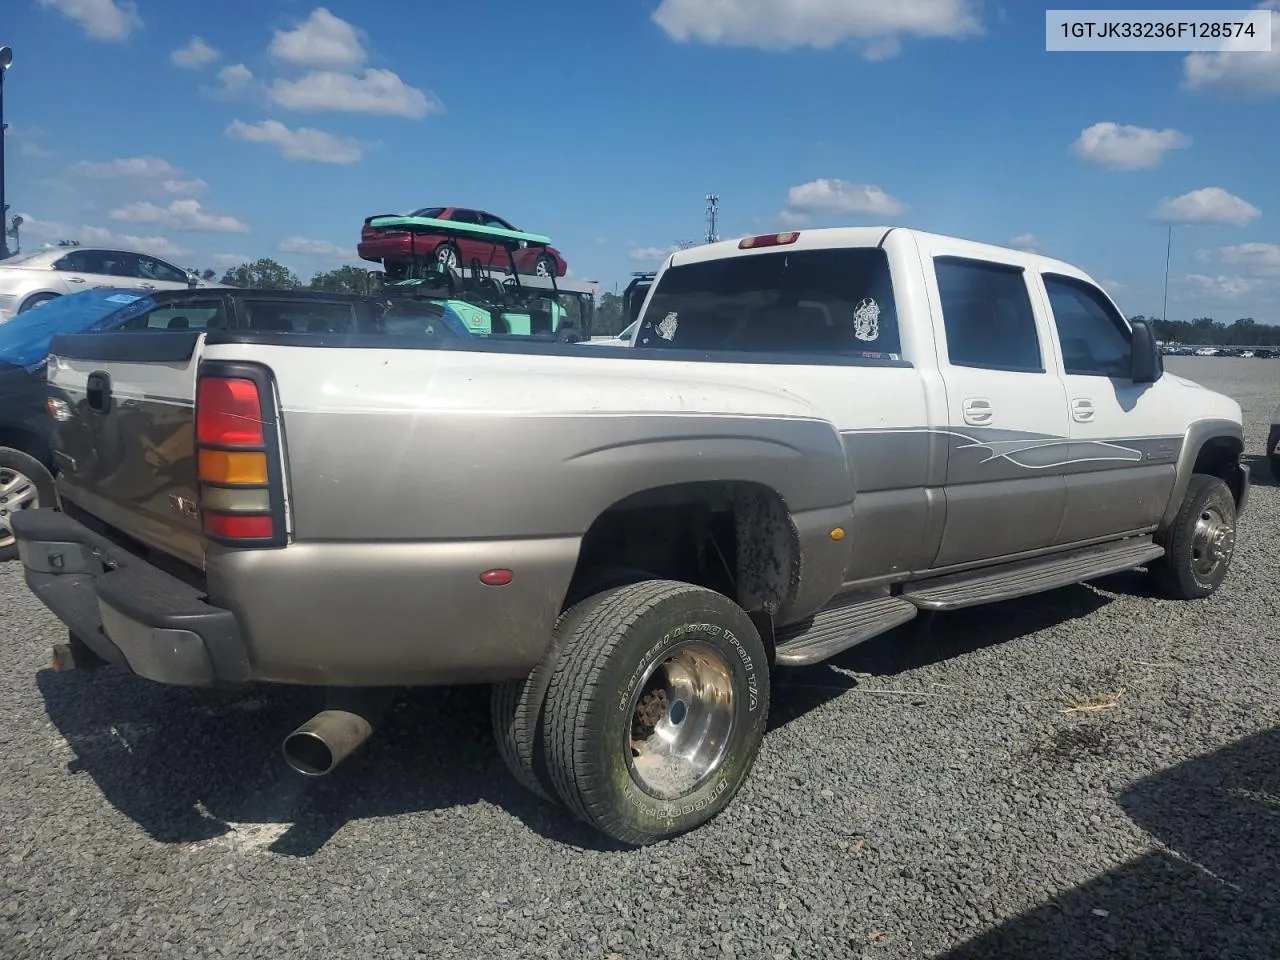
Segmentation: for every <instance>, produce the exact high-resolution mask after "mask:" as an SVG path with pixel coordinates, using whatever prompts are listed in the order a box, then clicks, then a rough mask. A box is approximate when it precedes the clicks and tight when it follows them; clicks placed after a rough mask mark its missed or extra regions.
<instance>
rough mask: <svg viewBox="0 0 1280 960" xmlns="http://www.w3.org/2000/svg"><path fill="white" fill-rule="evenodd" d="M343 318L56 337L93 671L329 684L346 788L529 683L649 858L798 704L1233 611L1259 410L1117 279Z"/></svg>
mask: <svg viewBox="0 0 1280 960" xmlns="http://www.w3.org/2000/svg"><path fill="white" fill-rule="evenodd" d="M191 296H192V300H193V306H196V305H197V304H195V301H197V300H198V301H200V302H201V303H205V305H206V306H216V304H215V301H218V300H219V298H220V296H221V295H220V294H219V292H218V291H193V293H192V294H191ZM206 301H207V303H206ZM228 302H229V298H228ZM215 312H216V311H215ZM339 314H341V311H335V310H328V311H327V312H326V313H325V315H324V316H319V315H317V316H311V315H309V314H308V311H307V310H306V309H301V308H300V309H296V310H294V315H288V314H283V315H282V314H281V313H280V312H279V311H278V310H271V309H269V305H268V304H255V303H254V302H252V298H245V297H243V296H242V297H240V298H238V300H237V302H236V303H235V304H233V305H231V306H229V307H228V308H227V309H226V310H225V311H224V312H223V313H222V314H219V316H220V317H221V318H222V319H221V322H219V323H218V324H217V325H216V326H215V325H212V324H211V325H210V326H209V327H208V328H207V329H204V330H189V331H173V330H150V329H145V326H146V325H145V324H143V325H142V326H143V329H140V330H136V331H129V332H123V333H103V334H92V335H85V336H69V337H63V338H60V339H59V340H57V341H55V342H54V345H53V355H52V357H51V358H50V362H49V380H50V388H51V391H52V394H53V396H52V399H51V402H50V408H51V410H52V411H53V415H54V417H55V419H56V420H57V428H58V438H59V439H58V442H57V447H58V452H57V457H58V460H59V466H60V474H59V480H58V486H59V491H60V494H61V499H62V503H63V509H62V510H61V511H54V510H50V509H40V510H35V511H28V512H26V513H24V514H22V515H20V516H19V517H18V518H17V519H16V520H15V522H14V531H15V533H16V536H17V538H18V542H19V546H20V553H21V558H22V562H23V564H24V565H25V575H26V578H27V582H28V584H29V585H30V587H31V589H32V590H33V591H34V592H35V594H36V595H37V596H38V597H39V598H40V599H41V600H42V601H43V602H44V603H45V604H46V605H47V606H48V607H49V608H50V609H51V610H52V611H53V612H54V613H56V614H57V616H59V617H60V618H61V619H62V620H63V621H65V622H66V623H67V624H68V626H69V628H70V631H69V632H70V640H69V642H68V643H67V644H63V645H60V646H59V647H58V648H57V650H56V651H55V660H56V661H57V662H58V663H59V664H61V665H64V666H77V665H84V664H91V663H100V662H108V663H111V664H115V665H117V666H118V667H121V668H124V669H127V670H131V671H132V672H134V673H135V674H137V675H139V676H140V677H144V678H147V679H149V680H152V681H157V682H161V683H170V684H193V685H212V684H236V683H241V682H245V681H266V682H274V683H281V684H318V685H323V686H326V687H328V688H331V689H332V690H333V691H334V697H335V699H334V701H333V702H332V703H331V704H329V705H328V709H326V710H325V711H323V712H322V713H320V714H319V715H317V716H316V717H313V718H311V719H310V720H309V721H307V722H306V723H303V724H302V725H301V726H300V727H299V728H298V729H297V730H295V731H293V733H291V734H289V735H288V736H286V737H285V739H284V744H283V750H284V753H285V756H286V757H287V759H288V762H289V763H290V764H291V765H292V766H293V767H294V768H295V769H297V770H299V771H302V772H304V773H309V774H322V773H326V772H328V771H329V770H331V769H333V767H334V766H336V765H337V764H338V763H339V762H341V761H342V759H343V758H344V757H345V756H347V755H349V754H350V753H351V751H352V750H353V749H355V748H356V747H358V746H359V745H360V744H361V743H362V742H364V741H365V739H366V738H367V737H368V736H370V734H371V732H372V730H373V729H374V726H375V723H376V720H377V710H376V709H375V708H374V707H373V706H371V704H375V703H377V702H379V700H380V697H382V696H385V693H386V691H387V690H389V689H392V688H396V687H404V686H413V685H432V684H459V683H492V684H493V698H492V714H493V724H494V732H495V735H496V739H497V743H498V746H499V750H500V752H501V754H502V756H503V758H504V760H505V761H506V763H507V765H508V766H509V767H510V769H511V770H512V772H513V773H514V774H515V775H516V776H517V777H518V778H519V779H520V780H521V782H523V783H524V784H525V785H526V786H528V787H529V788H530V789H532V790H534V791H536V792H538V793H540V794H542V795H543V796H544V797H546V798H548V799H549V800H552V801H558V802H560V803H562V804H564V806H566V807H567V808H568V809H569V810H570V811H572V812H573V813H574V814H575V815H577V816H578V817H580V818H582V819H583V820H585V821H586V822H588V823H590V824H592V825H594V826H595V827H596V828H597V829H599V830H601V831H603V832H604V833H606V834H608V835H610V836H612V837H614V838H616V839H618V840H620V841H622V842H624V843H628V844H644V843H649V842H652V841H656V840H659V839H662V838H664V837H669V836H672V835H675V834H678V833H680V832H682V831H686V830H689V829H692V828H694V827H696V826H698V825H699V824H702V823H704V822H705V821H707V820H708V819H710V818H711V817H713V816H715V815H716V814H717V813H718V812H719V811H720V810H722V809H724V807H725V806H726V805H727V804H729V803H730V801H731V799H732V798H733V796H734V795H735V793H736V792H737V790H738V789H739V787H740V786H741V784H742V783H743V781H744V779H745V778H746V776H747V775H748V772H749V770H750V769H751V767H752V765H753V763H754V760H755V757H756V753H757V749H758V748H759V746H760V743H761V740H762V737H763V734H764V731H765V724H766V718H767V715H768V711H769V703H770V676H771V674H772V673H773V672H774V671H777V670H782V669H785V668H787V667H790V666H797V665H806V664H813V663H817V662H820V661H822V660H824V659H826V658H829V657H831V656H833V655H835V654H837V653H839V652H841V651H843V650H846V649H848V648H849V647H851V646H853V645H854V644H857V643H860V642H862V641H864V640H866V639H868V638H869V637H873V636H875V635H877V634H881V633H884V632H886V631H888V630H890V629H892V628H893V627H895V626H897V625H899V624H902V623H905V622H906V621H909V620H910V619H912V618H913V617H915V616H916V615H917V613H918V612H919V611H921V610H925V611H946V610H953V609H956V608H960V607H966V606H971V605H974V604H982V603H990V602H993V601H999V600H1003V599H1006V598H1010V597H1017V596H1020V595H1026V594H1031V593H1035V592H1038V591H1044V590H1049V589H1052V588H1055V587H1060V586H1063V585H1066V584H1071V583H1076V582H1081V581H1087V580H1090V579H1092V578H1095V577H1099V576H1103V575H1106V574H1110V573H1113V572H1116V571H1121V570H1126V569H1131V568H1140V567H1146V568H1147V569H1148V570H1149V572H1150V575H1151V576H1152V577H1153V578H1155V579H1156V580H1157V581H1158V583H1159V584H1160V586H1161V588H1162V589H1163V590H1164V592H1165V593H1166V594H1167V595H1168V596H1170V597H1173V598H1182V599H1193V598H1199V597H1205V596H1207V595H1209V594H1211V593H1213V592H1214V591H1215V590H1216V589H1217V588H1218V587H1219V586H1220V585H1221V583H1222V582H1223V579H1224V577H1225V576H1226V575H1227V571H1228V567H1229V565H1230V563H1231V559H1232V552H1233V547H1234V542H1235V530H1236V523H1237V518H1238V516H1239V515H1240V513H1241V512H1242V511H1243V510H1244V508H1245V502H1246V499H1247V496H1248V492H1249V473H1248V468H1247V466H1245V465H1244V464H1242V463H1241V452H1242V450H1243V433H1242V428H1241V411H1240V407H1239V405H1238V404H1236V403H1235V402H1234V401H1233V400H1231V399H1229V398H1227V397H1225V396H1222V395H1220V394H1217V393H1214V392H1211V391H1209V390H1207V389H1205V388H1203V387H1201V386H1199V385H1198V384H1196V383H1194V382H1192V381H1189V380H1186V379H1183V378H1181V377H1177V376H1174V375H1173V374H1171V373H1166V372H1164V370H1163V367H1162V363H1161V358H1160V354H1159V351H1158V350H1157V348H1156V343H1155V340H1154V337H1153V333H1152V330H1151V329H1150V327H1148V326H1147V325H1146V324H1145V323H1143V322H1141V321H1133V322H1129V321H1126V319H1125V318H1124V316H1123V315H1122V314H1121V312H1120V311H1119V310H1117V308H1116V306H1115V305H1114V303H1113V302H1112V301H1111V300H1110V298H1109V297H1108V296H1107V295H1106V293H1104V292H1103V290H1102V289H1100V288H1099V286H1098V285H1097V284H1096V283H1095V282H1094V281H1092V280H1091V279H1090V278H1089V277H1088V276H1087V275H1085V274H1084V273H1082V272H1081V271H1079V270H1077V269H1075V268H1074V267H1071V266H1070V265H1068V264H1065V263H1061V262H1058V261H1054V260H1050V259H1046V258H1044V257H1040V256H1035V255H1032V254H1028V253H1023V252H1019V251H1014V250H1007V249H1003V248H999V247H992V246H986V245H981V244H976V243H972V242H966V241H963V240H958V239H952V238H948V237H942V236H935V235H930V234H925V233H920V232H916V231H912V230H908V229H902V228H839V229H824V230H811V231H802V232H798V233H797V232H789V233H780V234H773V235H766V236H760V237H748V238H744V239H742V240H731V241H725V242H720V243H715V244H710V245H707V246H702V247H696V248H693V249H688V250H683V251H679V252H677V253H674V254H673V255H672V256H671V257H670V258H669V259H668V260H667V261H666V262H665V263H664V264H663V267H662V269H661V270H660V271H659V272H658V274H657V276H656V277H655V278H654V280H653V282H652V285H651V287H650V288H649V290H648V291H647V293H646V294H645V299H644V303H643V306H642V308H641V311H640V315H639V320H640V323H639V327H638V329H637V331H636V334H635V336H634V338H633V340H632V343H631V345H630V346H627V347H624V346H616V347H615V346H607V345H606V346H600V345H587V344H574V343H556V342H553V341H550V340H549V339H546V338H540V337H537V336H510V335H507V336H503V335H493V336H487V337H476V336H472V335H470V334H469V333H468V332H467V331H465V330H463V331H461V332H460V333H459V332H458V331H455V330H454V329H452V328H449V327H446V326H444V325H441V324H439V323H436V322H434V321H433V319H432V318H433V316H434V314H433V313H432V308H431V306H430V305H424V306H423V307H422V308H421V316H420V317H418V318H417V319H416V320H415V319H412V317H411V318H410V320H409V321H408V322H406V323H401V324H400V325H399V326H398V327H397V329H396V331H395V332H394V333H392V332H389V331H388V330H387V329H384V328H383V327H382V326H379V325H378V324H377V323H376V322H366V321H364V320H362V319H361V318H360V317H359V316H358V315H356V314H354V313H351V314H349V315H348V314H342V315H339ZM300 719H302V718H300Z"/></svg>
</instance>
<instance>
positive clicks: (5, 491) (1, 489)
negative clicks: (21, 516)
mask: <svg viewBox="0 0 1280 960" xmlns="http://www.w3.org/2000/svg"><path fill="white" fill-rule="evenodd" d="M38 506H40V491H39V490H38V489H37V488H36V485H35V481H33V480H32V479H31V478H30V477H28V476H27V475H26V474H25V473H20V472H19V471H17V470H14V469H13V468H12V467H0V547H8V546H11V545H12V544H13V539H14V537H13V515H14V514H15V513H17V512H18V511H19V510H31V509H33V508H35V507H38Z"/></svg>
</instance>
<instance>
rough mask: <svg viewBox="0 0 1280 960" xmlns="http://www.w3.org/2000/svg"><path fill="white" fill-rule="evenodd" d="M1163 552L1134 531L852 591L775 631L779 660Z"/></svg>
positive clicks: (787, 662)
mask: <svg viewBox="0 0 1280 960" xmlns="http://www.w3.org/2000/svg"><path fill="white" fill-rule="evenodd" d="M1162 556H1164V548H1163V547H1160V546H1158V545H1156V544H1155V543H1154V542H1153V541H1152V540H1151V538H1150V537H1133V538H1131V539H1128V540H1121V541H1118V542H1114V543H1103V544H1098V545H1096V546H1091V547H1082V548H1080V549H1078V550H1072V551H1070V552H1069V553H1060V554H1055V555H1053V556H1048V557H1036V558H1034V559H1032V560H1020V561H1017V562H1015V563H1006V564H1002V565H1001V566H998V567H987V568H984V569H981V570H970V571H965V572H964V573H953V574H949V575H947V576H943V577H936V578H934V579H931V580H918V581H916V582H915V583H908V584H906V585H905V586H904V587H903V590H902V593H901V594H899V595H897V596H889V595H887V594H885V593H884V592H861V593H852V594H848V595H846V596H843V597H839V598H837V599H836V601H835V602H834V603H833V604H832V605H831V606H829V607H827V608H825V609H823V610H819V611H818V612H817V613H816V614H814V615H813V617H811V618H809V619H808V620H802V621H801V622H800V623H795V624H789V625H788V626H785V627H783V628H782V629H780V630H779V631H778V632H777V635H776V638H775V642H776V650H777V656H776V662H777V665H778V666H780V667H805V666H810V665H811V664H815V663H821V662H822V661H823V660H827V659H829V658H831V657H834V656H835V655H836V654H837V653H842V652H843V651H845V650H848V649H849V648H850V647H853V646H857V645H858V644H860V643H862V642H864V641H866V640H870V639H871V638H872V637H876V636H879V635H880V634H882V633H887V632H888V631H890V630H892V629H893V628H894V627H897V626H901V625H902V624H904V623H906V622H907V621H908V620H911V619H913V618H914V617H915V616H916V614H917V613H919V612H920V611H921V610H929V611H936V610H959V609H961V608H963V607H973V606H977V605H979V604H983V603H995V602H998V601H1000V600H1012V599H1013V598H1014V597H1025V596H1028V595H1030V594H1034V593H1043V592H1044V591H1046V590H1056V589H1057V588H1059V587H1066V586H1070V585H1071V584H1074V583H1084V582H1085V581H1087V580H1093V579H1094V578H1096V577H1105V576H1107V575H1108V574H1112V573H1120V572H1121V571H1123V570H1131V569H1133V568H1134V567H1140V566H1143V565H1144V564H1147V563H1150V562H1151V561H1152V560H1157V559H1159V558H1160V557H1162Z"/></svg>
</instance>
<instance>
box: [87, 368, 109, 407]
mask: <svg viewBox="0 0 1280 960" xmlns="http://www.w3.org/2000/svg"><path fill="white" fill-rule="evenodd" d="M84 392H85V400H86V401H87V402H88V404H89V408H90V409H92V410H97V411H98V412H99V413H106V412H107V411H108V410H109V409H111V375H110V374H109V373H107V372H106V371H105V370H95V371H93V373H91V374H89V379H88V381H87V382H86V383H85V388H84Z"/></svg>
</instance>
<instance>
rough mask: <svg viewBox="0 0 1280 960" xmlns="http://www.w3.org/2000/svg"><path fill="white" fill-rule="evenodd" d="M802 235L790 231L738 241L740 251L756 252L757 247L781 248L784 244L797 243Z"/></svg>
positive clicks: (744, 238)
mask: <svg viewBox="0 0 1280 960" xmlns="http://www.w3.org/2000/svg"><path fill="white" fill-rule="evenodd" d="M799 239H800V233H799V232H798V231H796V230H790V231H788V232H786V233H765V234H762V235H761V236H758V237H743V238H742V239H741V240H739V241H738V249H739V250H754V249H755V248H756V247H780V246H782V245H783V244H787V243H795V242H796V241H797V240H799Z"/></svg>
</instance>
